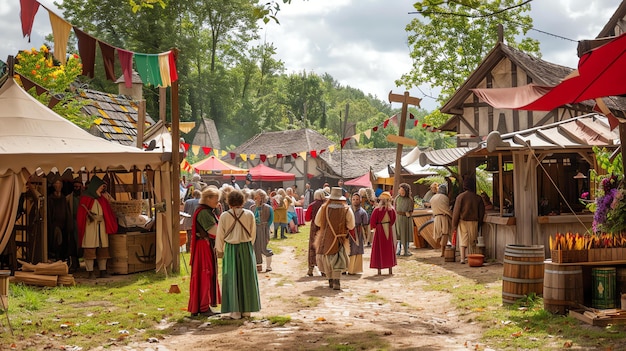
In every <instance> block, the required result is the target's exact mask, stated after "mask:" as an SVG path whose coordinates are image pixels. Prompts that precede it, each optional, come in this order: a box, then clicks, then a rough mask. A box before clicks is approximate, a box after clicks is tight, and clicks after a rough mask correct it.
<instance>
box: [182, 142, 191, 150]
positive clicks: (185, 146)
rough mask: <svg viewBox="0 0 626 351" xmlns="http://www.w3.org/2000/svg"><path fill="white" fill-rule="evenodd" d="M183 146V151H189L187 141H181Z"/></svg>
mask: <svg viewBox="0 0 626 351" xmlns="http://www.w3.org/2000/svg"><path fill="white" fill-rule="evenodd" d="M182 144H183V147H184V148H185V151H189V144H187V143H182Z"/></svg>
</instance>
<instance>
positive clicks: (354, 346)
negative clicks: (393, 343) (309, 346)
mask: <svg viewBox="0 0 626 351" xmlns="http://www.w3.org/2000/svg"><path fill="white" fill-rule="evenodd" d="M342 340H343V339H340V338H337V337H332V336H331V337H327V338H326V342H327V343H328V345H327V346H325V347H323V348H319V349H317V350H335V351H355V350H389V349H390V345H389V343H388V342H387V340H385V339H384V336H382V333H380V332H378V331H370V332H363V333H357V334H355V335H354V337H353V338H351V341H350V342H345V341H342Z"/></svg>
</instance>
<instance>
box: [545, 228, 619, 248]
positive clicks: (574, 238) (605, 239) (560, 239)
mask: <svg viewBox="0 0 626 351" xmlns="http://www.w3.org/2000/svg"><path fill="white" fill-rule="evenodd" d="M613 247H626V233H620V234H611V233H601V234H595V233H594V234H585V235H583V234H580V233H575V234H574V233H571V232H567V233H556V234H555V235H554V238H553V237H550V250H588V249H603V248H613Z"/></svg>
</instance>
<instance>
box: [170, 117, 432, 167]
mask: <svg viewBox="0 0 626 351" xmlns="http://www.w3.org/2000/svg"><path fill="white" fill-rule="evenodd" d="M409 118H410V119H412V120H414V122H413V126H417V125H418V124H419V121H418V120H417V119H416V118H415V116H414V115H413V114H412V113H411V114H410V115H409ZM389 123H392V124H393V125H395V126H397V125H398V115H397V114H395V115H393V116H391V117H389V118H387V119H385V120H384V121H383V122H381V123H380V124H378V125H376V126H374V127H372V128H370V129H368V130H366V131H364V132H361V133H357V134H355V135H352V136H350V137H346V138H344V139H342V140H341V141H340V147H341V148H342V149H343V148H344V147H345V145H346V143H347V142H348V141H350V140H352V139H354V140H355V141H356V142H357V143H358V142H359V141H360V140H361V136H362V135H363V136H365V137H366V138H367V139H371V137H372V132H377V131H379V130H381V128H380V127H382V128H383V129H385V128H387V127H388V126H389ZM422 127H423V128H424V129H428V130H429V131H431V132H439V131H441V130H440V129H438V128H436V127H433V126H430V125H428V124H426V123H423V124H422ZM181 145H182V146H183V147H184V148H185V151H186V152H187V153H189V150H191V153H192V154H193V155H195V156H197V155H200V152H202V153H203V154H204V156H208V155H209V154H211V153H213V155H215V157H218V158H222V157H225V156H227V155H228V156H229V157H230V159H231V160H234V159H236V158H237V156H239V157H240V158H241V159H242V160H243V161H244V162H245V161H247V160H255V159H256V158H257V157H258V158H259V159H260V160H261V162H265V161H266V160H267V159H268V158H273V157H276V158H277V159H281V158H283V157H289V156H290V157H293V158H294V159H295V158H298V156H300V157H302V158H303V159H304V160H306V158H307V155H308V156H311V157H313V158H317V157H318V156H319V155H321V154H322V153H324V152H326V151H328V152H334V151H335V150H336V149H337V145H330V146H329V147H328V149H322V150H308V151H299V152H294V153H290V154H276V155H266V154H236V153H234V152H229V151H225V150H219V149H215V148H210V147H206V146H200V145H193V144H189V143H181ZM185 162H186V161H185ZM187 164H188V163H187ZM185 167H187V165H186V164H185V163H184V162H183V163H181V168H182V169H185ZM188 167H189V169H190V170H191V165H189V166H188Z"/></svg>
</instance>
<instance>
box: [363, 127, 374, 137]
mask: <svg viewBox="0 0 626 351" xmlns="http://www.w3.org/2000/svg"><path fill="white" fill-rule="evenodd" d="M363 134H365V137H367V138H368V139H371V138H372V130H371V129H368V130H366V131H364V132H363Z"/></svg>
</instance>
